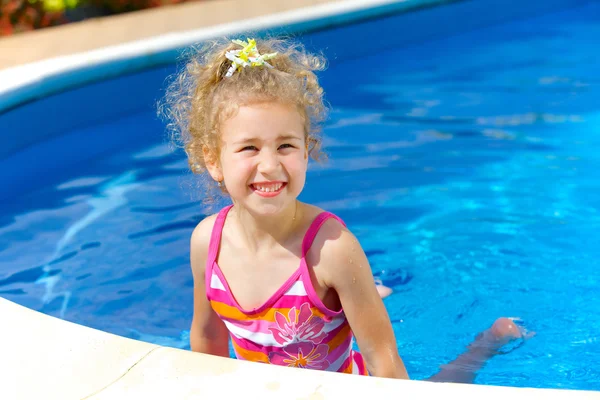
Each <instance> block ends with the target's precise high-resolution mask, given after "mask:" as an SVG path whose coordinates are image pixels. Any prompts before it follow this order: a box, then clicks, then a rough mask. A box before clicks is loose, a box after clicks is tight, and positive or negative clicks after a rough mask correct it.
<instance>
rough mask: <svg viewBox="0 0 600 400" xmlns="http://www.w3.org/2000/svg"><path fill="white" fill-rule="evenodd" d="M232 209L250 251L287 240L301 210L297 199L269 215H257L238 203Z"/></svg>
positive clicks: (296, 225)
mask: <svg viewBox="0 0 600 400" xmlns="http://www.w3.org/2000/svg"><path fill="white" fill-rule="evenodd" d="M232 211H233V215H234V219H235V221H236V225H238V229H239V232H240V233H241V237H242V239H243V240H244V242H245V243H246V244H247V245H248V247H249V248H250V249H251V250H252V251H260V249H261V248H262V249H264V248H271V247H273V246H274V245H275V244H279V245H285V244H286V243H287V242H289V240H290V237H291V236H292V234H293V233H294V232H295V231H296V229H297V227H298V223H299V221H300V220H301V218H300V217H301V215H300V214H301V212H302V211H301V207H300V204H299V202H298V201H297V200H296V201H294V203H293V204H292V205H291V206H290V207H288V208H287V209H286V210H284V211H283V212H282V213H280V214H278V215H273V216H270V217H264V216H260V217H258V216H256V215H254V214H252V213H250V212H248V210H247V209H245V208H242V207H239V206H238V205H235V206H234V207H233V209H232Z"/></svg>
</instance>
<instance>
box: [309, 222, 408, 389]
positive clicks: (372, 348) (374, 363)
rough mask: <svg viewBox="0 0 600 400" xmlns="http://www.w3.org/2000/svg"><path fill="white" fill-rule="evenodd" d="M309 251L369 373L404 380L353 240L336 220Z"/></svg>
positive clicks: (390, 332)
mask: <svg viewBox="0 0 600 400" xmlns="http://www.w3.org/2000/svg"><path fill="white" fill-rule="evenodd" d="M312 249H316V250H315V251H319V249H320V254H319V256H320V260H319V262H318V267H323V270H322V271H323V272H322V273H323V275H322V276H324V283H325V285H327V286H328V287H330V288H332V289H334V290H335V291H336V292H337V294H338V296H339V298H340V301H341V304H342V309H343V310H344V314H345V315H346V318H347V319H348V322H349V323H350V327H351V329H352V332H353V333H354V336H355V337H356V342H357V344H358V346H359V348H360V351H361V353H362V355H363V357H364V359H365V362H366V363H367V368H368V370H369V372H370V374H371V375H374V376H380V377H387V378H401V379H408V373H407V372H406V368H405V366H404V363H403V362H402V359H401V358H400V356H399V355H398V349H397V345H396V338H395V336H394V331H393V329H392V324H391V322H390V319H389V316H388V314H387V311H386V309H385V306H384V304H383V302H382V300H381V297H380V296H379V294H378V292H377V289H376V287H375V282H374V279H373V274H372V272H371V267H370V266H369V262H368V260H367V257H366V255H365V253H364V251H363V249H362V247H361V246H360V244H359V243H358V240H357V239H356V237H354V235H353V234H352V233H351V232H350V231H349V230H348V229H346V228H344V227H343V226H342V225H341V224H340V223H339V222H338V221H335V220H329V221H327V222H326V223H325V224H324V225H323V227H322V228H321V229H320V230H319V233H318V234H317V237H316V238H315V242H314V244H313V247H312Z"/></svg>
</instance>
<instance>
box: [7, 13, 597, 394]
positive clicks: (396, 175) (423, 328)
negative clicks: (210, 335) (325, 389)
mask: <svg viewBox="0 0 600 400" xmlns="http://www.w3.org/2000/svg"><path fill="white" fill-rule="evenodd" d="M582 3H584V2H582ZM599 15H600V7H599V6H598V5H594V4H591V3H590V4H587V5H586V4H581V5H579V6H578V7H573V8H569V9H565V10H562V11H560V12H555V13H552V14H547V15H543V16H540V17H536V18H528V19H526V20H517V21H514V22H509V23H504V24H501V25H494V26H490V27H486V28H480V29H475V30H472V31H470V32H464V33H461V34H456V35H452V36H449V37H447V38H444V39H440V38H433V39H431V40H427V41H420V42H418V43H412V44H411V43H406V44H404V45H403V46H401V47H400V48H394V47H393V46H390V48H389V49H388V50H385V51H377V52H375V53H374V54H370V52H369V51H367V50H368V49H367V50H365V49H363V51H362V53H361V54H358V55H356V57H349V56H347V55H345V56H344V57H338V55H337V50H336V46H335V45H334V44H336V43H339V42H341V41H343V39H344V38H347V37H349V36H350V37H351V36H352V35H356V34H357V33H356V32H357V31H358V32H361V30H362V31H365V30H369V29H370V30H375V29H380V30H386V29H387V30H390V29H392V28H391V27H394V26H398V25H397V24H398V23H402V21H404V20H405V19H406V17H405V16H397V17H390V18H386V19H383V20H378V21H371V22H366V23H363V24H357V25H355V26H350V27H345V28H339V29H336V30H331V31H323V32H318V33H314V34H310V35H306V36H305V37H304V38H303V40H304V41H305V42H306V43H307V45H308V46H310V47H314V48H326V51H327V54H328V56H329V57H330V59H331V67H330V69H329V70H328V71H327V72H326V73H325V74H324V75H323V79H322V80H323V84H324V86H325V88H326V90H327V93H328V100H329V101H330V102H331V103H332V105H333V106H334V112H333V114H332V118H331V120H330V122H329V123H328V125H327V127H326V129H325V136H326V138H327V139H326V146H327V150H328V151H329V153H330V162H329V163H328V164H326V165H323V166H319V165H312V168H311V172H310V176H309V177H308V184H307V188H306V191H305V192H304V193H303V195H302V199H303V200H305V201H308V202H314V203H316V204H318V205H321V206H322V207H325V208H327V209H329V210H331V211H333V212H336V213H337V214H339V215H340V216H341V217H342V218H344V219H345V220H346V222H347V223H348V225H349V226H350V227H351V228H352V230H353V231H354V232H355V233H356V235H357V236H358V237H359V239H360V240H361V242H362V244H363V247H364V248H365V250H366V251H367V254H368V256H369V259H370V261H371V263H372V266H373V269H374V271H375V273H376V274H377V275H379V276H381V278H382V279H383V280H384V282H385V283H386V284H388V285H389V286H392V287H393V288H394V289H395V293H394V295H392V296H391V297H389V298H388V299H386V300H385V302H386V306H387V308H388V310H389V312H390V315H391V317H392V320H393V323H394V329H395V331H396V334H397V337H398V342H399V348H400V352H401V354H402V356H403V358H404V360H405V362H406V363H407V366H408V369H409V372H410V373H411V375H412V376H413V377H414V378H418V379H419V378H424V377H426V376H428V375H430V374H432V373H434V372H435V370H436V367H437V366H438V365H439V364H441V363H443V362H447V361H448V360H450V359H451V358H452V357H454V356H455V355H456V354H457V353H458V352H459V351H460V350H461V349H462V348H463V347H464V345H465V344H467V343H468V342H469V340H470V339H471V338H472V337H473V335H474V334H475V333H477V332H478V331H479V330H481V329H484V328H485V327H487V326H488V325H489V324H490V323H491V322H492V321H493V319H495V318H496V317H497V316H501V315H514V316H520V317H521V318H522V319H523V320H524V321H525V323H526V324H527V326H528V327H529V328H530V329H532V330H534V331H536V332H538V334H537V336H536V337H535V338H534V339H532V340H531V341H529V342H528V343H526V344H525V345H524V346H523V347H521V348H519V349H518V350H516V351H513V352H511V353H509V354H507V355H503V356H500V357H497V358H495V359H494V360H492V362H490V363H489V364H488V365H487V366H486V367H485V369H484V370H483V371H482V373H481V374H480V375H479V377H478V379H477V382H478V383H484V384H500V385H512V386H534V387H564V388H577V389H600V375H599V373H598V371H597V370H596V369H595V368H596V367H595V363H596V360H597V359H598V357H599V356H600V341H599V340H598V337H597V334H596V332H597V331H598V328H599V327H600V316H599V315H598V314H599V312H598V310H597V307H596V306H595V305H596V304H597V302H598V300H599V299H598V297H599V295H598V284H599V283H598V282H599V279H600V273H599V272H598V268H597V267H598V264H599V262H598V255H599V252H600V250H599V249H598V247H599V246H598V240H597V239H596V238H597V235H595V230H596V229H595V228H597V226H598V220H599V219H598V208H599V206H600V195H598V193H599V192H598V190H597V186H598V184H597V181H596V180H595V179H594V178H595V177H596V174H595V170H596V168H595V167H597V166H598V164H599V157H598V155H597V152H595V151H594V150H595V148H596V146H597V145H598V144H600V143H599V141H600V139H598V135H597V133H598V130H599V128H598V126H600V125H599V121H600V113H599V110H598V106H597V104H598V98H599V89H598V88H599V81H598V77H597V74H596V72H595V71H597V70H598V67H599V64H600V60H599V57H598V55H597V54H595V53H594V49H595V48H594V44H595V43H597V39H598V38H600V29H599V28H598V24H597V23H598V20H599V19H600V18H599ZM340 46H343V43H340ZM171 71H172V68H170V67H167V68H157V69H154V70H149V71H145V72H142V73H139V74H137V75H132V76H125V77H121V78H117V79H114V80H112V81H110V82H102V83H98V84H94V85H91V86H90V87H86V88H81V89H78V90H74V91H71V92H68V93H64V94H61V95H57V96H54V97H52V98H49V99H47V100H43V101H40V102H38V103H32V104H31V105H29V106H28V107H30V108H29V109H26V110H24V109H16V110H13V111H12V112H11V113H12V114H11V115H7V116H6V117H7V118H13V119H15V120H16V119H17V118H23V117H24V116H26V115H27V113H31V112H32V109H33V110H36V111H38V112H43V111H44V110H45V111H46V112H48V113H49V114H50V113H52V112H56V111H55V108H54V109H53V108H51V107H50V105H53V106H55V107H56V106H58V105H61V106H63V107H65V106H68V107H69V108H68V112H71V113H89V114H90V115H94V113H97V114H98V118H97V120H98V123H97V124H96V125H93V126H89V127H77V126H74V127H72V129H70V130H68V131H65V132H64V134H63V135H59V136H54V137H52V138H50V139H47V140H44V141H40V142H39V143H36V144H35V146H31V147H28V148H26V149H23V150H22V151H21V152H19V153H16V154H15V155H13V156H11V157H7V158H5V159H4V160H3V161H2V164H3V165H2V166H3V171H7V172H9V171H19V176H24V177H29V179H19V180H16V181H18V182H17V183H15V184H14V185H13V186H12V191H11V194H10V195H7V194H6V193H5V194H4V196H3V197H4V200H3V202H4V203H3V204H4V207H3V210H2V214H1V215H0V221H1V228H0V235H1V236H0V250H1V251H0V295H2V296H3V297H6V298H8V299H10V300H13V301H15V302H18V303H20V304H23V305H26V306H28V307H30V308H33V309H37V310H40V311H43V312H45V313H48V314H51V315H55V316H62V317H64V318H65V319H68V320H71V321H75V322H78V323H81V324H83V325H87V326H92V327H95V328H99V329H102V330H105V331H109V332H114V333H117V334H121V335H124V336H129V337H134V338H139V339H142V340H147V341H150V342H154V343H159V344H165V345H171V346H175V347H180V346H181V347H185V346H187V340H186V332H185V330H186V329H187V327H188V326H189V319H190V317H191V306H190V305H191V276H190V274H189V268H188V265H187V264H188V260H187V254H186V253H187V246H188V237H189V232H190V231H191V229H192V227H193V226H194V225H195V223H196V222H197V221H198V220H199V219H200V218H202V212H201V209H200V207H199V203H198V199H199V196H198V194H197V193H196V192H195V191H194V187H195V186H194V185H195V182H194V180H193V178H192V177H190V176H189V175H187V174H186V173H185V172H184V170H185V167H186V165H185V161H184V160H183V159H182V157H181V154H177V153H172V152H171V151H170V150H169V148H168V146H167V145H165V143H164V137H163V136H162V132H163V127H162V124H161V123H160V122H159V121H158V120H157V119H156V118H155V117H154V112H153V110H152V105H153V99H155V98H158V96H159V94H158V93H157V92H158V88H160V87H161V86H162V80H163V79H164V77H165V76H166V75H167V74H168V73H169V72H171ZM348 82H351V83H352V85H348ZM124 85H128V87H131V86H132V85H133V86H134V87H137V86H140V89H139V91H132V92H134V93H135V95H136V96H140V91H143V95H145V96H147V98H148V101H147V104H146V105H147V106H146V107H145V108H143V109H141V110H140V109H131V108H127V98H128V96H132V95H133V94H130V93H125V92H124V91H123V90H122V88H123V87H124ZM94 98H95V99H98V98H99V99H105V101H107V102H113V103H114V102H122V104H123V107H122V110H123V111H122V115H121V116H120V117H119V118H115V119H113V120H109V121H106V120H103V119H102V118H101V111H102V110H101V109H100V108H101V107H99V106H98V105H97V103H92V99H94ZM117 105H118V104H117ZM35 107H38V108H37V109H35ZM63 109H64V108H63ZM19 113H21V114H19ZM35 115H39V114H35ZM50 115H51V114H50ZM4 121H5V123H6V119H5V120H4ZM42 122H43V120H42V121H40V127H41V128H43V123H42ZM5 126H8V125H5ZM57 157H60V158H63V159H68V161H69V162H68V163H67V162H65V163H64V164H63V166H62V167H60V168H59V167H58V166H56V165H57V164H55V163H50V162H45V160H54V159H55V158H57ZM84 160H85V162H83V161H84ZM67 164H68V165H70V167H66V165H67ZM73 165H74V166H76V168H74V167H73ZM40 171H43V173H40ZM6 179H8V178H6Z"/></svg>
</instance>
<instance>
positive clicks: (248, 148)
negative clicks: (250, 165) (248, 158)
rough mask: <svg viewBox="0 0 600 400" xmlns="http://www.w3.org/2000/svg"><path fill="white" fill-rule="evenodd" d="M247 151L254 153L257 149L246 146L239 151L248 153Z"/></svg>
mask: <svg viewBox="0 0 600 400" xmlns="http://www.w3.org/2000/svg"><path fill="white" fill-rule="evenodd" d="M248 150H252V151H254V150H258V149H257V148H256V146H246V147H244V148H242V149H241V150H240V151H248Z"/></svg>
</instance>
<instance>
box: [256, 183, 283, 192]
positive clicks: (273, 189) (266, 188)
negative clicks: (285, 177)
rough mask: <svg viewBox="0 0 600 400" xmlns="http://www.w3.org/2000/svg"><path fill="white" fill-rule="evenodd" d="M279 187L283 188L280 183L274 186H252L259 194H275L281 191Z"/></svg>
mask: <svg viewBox="0 0 600 400" xmlns="http://www.w3.org/2000/svg"><path fill="white" fill-rule="evenodd" d="M281 186H283V185H282V184H281V183H278V184H277V185H274V186H259V185H254V188H255V189H256V190H258V191H261V192H276V191H278V190H279V189H281Z"/></svg>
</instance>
